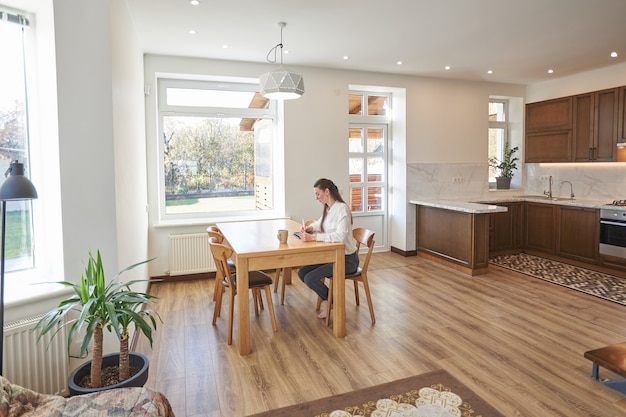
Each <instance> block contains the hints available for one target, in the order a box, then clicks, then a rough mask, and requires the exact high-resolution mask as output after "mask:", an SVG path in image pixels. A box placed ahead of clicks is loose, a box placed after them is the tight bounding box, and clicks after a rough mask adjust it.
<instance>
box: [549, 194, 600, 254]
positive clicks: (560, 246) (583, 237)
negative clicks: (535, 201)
mask: <svg viewBox="0 0 626 417" xmlns="http://www.w3.org/2000/svg"><path fill="white" fill-rule="evenodd" d="M557 218H558V227H557V232H558V238H557V255H559V256H563V257H566V258H571V259H574V260H577V261H581V262H588V263H597V262H598V258H599V252H598V246H599V243H600V211H599V210H598V209H593V208H584V207H569V206H559V207H558V215H557Z"/></svg>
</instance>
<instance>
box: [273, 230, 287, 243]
mask: <svg viewBox="0 0 626 417" xmlns="http://www.w3.org/2000/svg"><path fill="white" fill-rule="evenodd" d="M276 237H277V238H278V240H279V241H280V243H287V238H288V237H289V230H284V229H280V230H279V231H278V234H277V235H276Z"/></svg>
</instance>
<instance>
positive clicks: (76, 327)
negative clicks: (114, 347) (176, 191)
mask: <svg viewBox="0 0 626 417" xmlns="http://www.w3.org/2000/svg"><path fill="white" fill-rule="evenodd" d="M151 260H152V259H149V260H146V261H143V262H138V263H136V264H133V265H131V266H129V267H126V268H124V269H123V270H122V271H120V272H118V273H117V274H116V275H115V276H114V277H113V279H112V280H111V281H110V282H108V283H107V282H106V279H105V274H104V267H103V264H102V257H101V255H100V251H98V252H97V255H96V257H94V256H93V254H92V253H91V252H89V261H88V263H87V267H86V268H85V271H84V273H83V274H82V276H81V279H80V283H79V284H75V283H72V282H69V281H60V282H58V284H61V285H64V286H66V287H70V288H72V290H73V291H74V294H73V295H72V296H71V297H70V298H68V299H66V300H63V301H61V302H60V303H59V305H58V306H57V307H56V308H54V309H52V310H50V311H49V312H48V313H46V314H45V315H44V316H43V317H42V318H41V319H40V320H39V322H38V323H37V325H36V326H35V329H39V337H41V336H43V335H44V334H46V333H48V332H51V331H52V332H54V333H56V332H58V330H59V329H60V328H61V327H62V326H69V331H68V351H69V346H70V345H71V342H72V340H73V339H74V336H75V335H78V334H79V333H80V332H81V331H82V332H83V337H82V344H81V347H80V354H81V356H83V355H85V354H86V352H87V348H88V347H89V345H90V344H91V343H92V341H93V351H92V359H91V361H89V362H87V363H85V364H83V365H81V366H79V367H78V368H77V369H76V370H74V371H73V372H72V373H71V374H70V378H69V388H70V394H71V395H75V394H82V393H87V392H94V391H101V390H104V389H111V388H118V387H121V386H143V384H145V382H146V380H147V378H148V359H147V358H146V357H145V356H144V355H141V354H139V353H131V352H129V349H128V337H129V336H128V335H129V333H128V330H129V328H130V326H132V325H134V326H135V329H136V330H137V331H140V332H141V333H143V334H144V335H145V336H146V337H147V338H148V341H149V342H150V346H152V330H153V329H154V330H156V319H155V317H159V316H158V314H157V313H155V312H154V311H152V310H148V309H144V308H143V307H144V306H145V305H146V304H147V303H149V302H150V300H151V299H153V298H155V297H154V296H153V295H150V294H147V293H143V292H137V291H133V290H132V289H131V286H132V285H133V284H135V283H137V282H142V281H143V282H145V280H133V281H129V282H126V283H121V282H119V279H118V278H119V276H120V275H121V274H122V273H124V272H126V271H129V270H131V269H133V268H135V267H137V266H139V265H142V264H144V263H147V262H150V261H151ZM70 312H72V313H71V314H70ZM72 314H73V316H72ZM146 319H148V320H146ZM159 319H160V318H159ZM105 329H106V330H107V331H109V332H114V333H115V334H116V336H117V337H118V339H119V341H120V351H119V353H116V354H112V355H106V356H103V350H102V342H103V331H104V330H105ZM131 366H134V367H136V368H138V369H139V372H138V373H137V374H135V375H130V367H131ZM107 367H117V368H118V370H119V372H117V378H115V377H114V378H112V379H113V381H104V383H103V380H102V374H103V370H105V369H107ZM87 375H88V376H89V379H88V380H87V382H81V381H82V380H83V379H84V378H85V376H87Z"/></svg>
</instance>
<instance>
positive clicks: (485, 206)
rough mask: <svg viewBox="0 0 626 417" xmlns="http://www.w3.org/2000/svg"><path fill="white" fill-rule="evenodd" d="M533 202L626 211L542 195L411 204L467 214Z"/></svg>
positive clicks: (589, 202)
mask: <svg viewBox="0 0 626 417" xmlns="http://www.w3.org/2000/svg"><path fill="white" fill-rule="evenodd" d="M518 201H519V202H522V201H531V202H533V203H545V204H558V205H565V206H574V207H586V208H597V209H600V208H611V209H616V210H624V211H626V207H625V206H609V205H607V202H606V201H596V200H583V199H581V200H577V199H574V200H572V199H569V198H553V199H549V198H548V197H546V196H540V195H522V196H517V197H512V196H508V197H493V198H491V197H488V198H476V199H473V198H468V199H467V200H446V199H415V200H409V203H411V204H416V205H420V206H427V207H436V208H441V209H446V210H454V211H461V212H466V213H476V214H480V213H498V212H505V211H507V209H506V207H501V206H497V204H498V203H511V202H518Z"/></svg>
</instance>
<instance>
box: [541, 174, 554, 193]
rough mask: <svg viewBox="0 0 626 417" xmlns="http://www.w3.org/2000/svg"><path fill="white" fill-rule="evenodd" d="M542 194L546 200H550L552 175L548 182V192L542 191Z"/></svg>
mask: <svg viewBox="0 0 626 417" xmlns="http://www.w3.org/2000/svg"><path fill="white" fill-rule="evenodd" d="M543 193H544V194H545V195H547V196H548V198H552V175H550V178H549V180H548V191H544V192H543Z"/></svg>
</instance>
